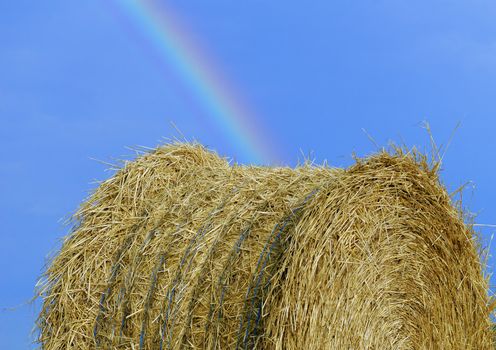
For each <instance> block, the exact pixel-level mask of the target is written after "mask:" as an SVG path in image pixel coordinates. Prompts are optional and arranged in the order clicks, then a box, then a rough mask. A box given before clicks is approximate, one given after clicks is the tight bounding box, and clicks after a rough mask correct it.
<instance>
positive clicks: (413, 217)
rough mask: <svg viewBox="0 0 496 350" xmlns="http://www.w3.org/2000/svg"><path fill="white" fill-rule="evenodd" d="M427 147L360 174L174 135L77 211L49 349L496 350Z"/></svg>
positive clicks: (46, 337) (47, 301)
mask: <svg viewBox="0 0 496 350" xmlns="http://www.w3.org/2000/svg"><path fill="white" fill-rule="evenodd" d="M436 169H437V167H434V168H433V167H430V166H429V165H428V163H427V161H426V159H425V158H424V157H422V156H420V155H416V154H414V153H402V152H401V151H397V152H396V153H395V154H394V155H391V154H389V153H386V152H381V153H378V154H376V155H374V156H372V157H369V158H367V159H359V160H357V162H356V164H355V165H353V166H351V167H349V168H347V169H332V168H328V167H315V166H312V165H308V164H306V165H303V166H299V167H296V168H294V169H291V168H286V167H278V168H270V167H253V166H238V165H232V166H231V165H229V163H228V162H227V161H226V160H225V159H222V158H220V157H218V156H217V155H215V154H214V153H211V152H209V151H207V150H205V149H204V148H203V147H201V146H199V145H190V144H171V145H166V146H163V147H160V148H157V149H156V150H154V151H152V152H149V153H147V154H145V155H143V156H141V157H139V158H138V159H136V160H135V161H134V162H128V163H126V164H125V166H124V167H123V168H122V169H121V170H119V171H118V172H117V173H116V174H115V176H113V177H111V178H110V179H109V180H107V181H105V182H103V183H102V184H101V185H100V186H99V187H98V188H97V189H96V191H95V192H94V194H93V195H92V196H91V197H90V198H89V199H88V200H87V201H86V202H84V203H83V205H82V206H81V208H80V210H79V211H78V212H77V214H76V215H75V219H76V221H77V223H78V224H77V226H76V227H75V228H74V230H73V231H72V232H71V233H70V235H69V236H68V237H67V238H66V239H65V241H64V243H63V246H62V248H61V250H60V253H59V254H58V255H57V256H56V257H55V258H54V259H53V261H52V262H51V264H50V265H49V267H48V268H47V270H46V273H45V275H44V278H43V283H42V284H41V287H40V292H39V293H40V295H41V296H42V298H43V309H42V311H41V313H40V316H39V319H38V327H39V331H40V333H39V334H40V335H39V342H40V344H41V346H42V348H43V349H47V350H52V349H98V348H100V349H180V348H192V349H234V348H240V349H248V348H249V349H252V348H257V349H305V350H307V349H492V348H493V344H492V332H491V321H490V311H491V310H490V306H489V301H490V300H489V298H488V296H487V288H488V287H487V280H485V279H484V277H483V273H482V269H481V264H480V261H479V256H478V253H477V249H476V243H477V242H476V241H475V240H474V232H473V231H472V229H471V228H470V227H469V226H467V225H465V224H464V222H463V219H462V217H461V213H460V212H459V211H458V210H457V209H456V208H455V207H454V205H453V203H452V201H451V198H450V196H449V195H448V193H447V192H446V190H445V189H444V187H443V186H442V185H441V184H440V181H439V179H438V175H437V171H436Z"/></svg>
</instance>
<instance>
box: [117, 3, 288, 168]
mask: <svg viewBox="0 0 496 350" xmlns="http://www.w3.org/2000/svg"><path fill="white" fill-rule="evenodd" d="M115 2H116V4H117V5H118V7H119V9H120V10H121V11H122V12H124V13H125V15H126V16H127V17H129V18H130V19H131V20H132V22H133V24H134V25H135V26H136V27H137V28H138V29H139V30H140V32H142V33H143V34H144V35H145V36H146V39H147V41H148V42H149V43H151V44H152V45H153V48H154V50H155V51H156V52H157V53H158V54H159V55H160V57H161V59H163V60H165V61H166V62H167V64H169V65H172V66H173V68H174V71H175V72H176V73H177V74H178V75H179V77H180V79H181V80H182V81H183V83H185V84H186V85H187V88H188V89H189V90H190V91H191V92H192V95H194V97H195V99H196V100H197V101H198V103H199V104H200V106H201V108H202V110H204V111H205V112H206V114H207V115H208V117H209V119H211V120H212V121H213V122H214V123H215V125H216V127H218V128H219V129H220V131H221V133H222V134H223V135H225V137H226V138H227V140H228V142H229V145H230V146H232V147H233V148H234V151H235V152H236V153H237V154H239V156H240V157H239V158H240V159H242V160H243V161H246V162H248V163H253V164H267V163H271V162H277V161H279V157H278V156H277V153H278V152H277V151H276V148H275V147H274V145H273V143H274V141H273V139H271V138H268V137H266V136H265V135H264V132H263V131H262V130H263V128H262V127H261V125H260V122H259V121H257V119H256V118H255V117H254V115H253V113H251V111H250V110H249V109H248V108H247V107H246V106H244V105H241V103H240V100H241V99H240V98H237V96H234V94H233V91H234V89H232V88H231V87H228V86H227V83H226V82H225V81H224V80H223V79H222V78H221V75H220V74H218V73H217V70H216V69H215V66H214V65H213V64H211V62H210V60H209V59H208V58H207V57H206V55H205V54H204V52H200V50H199V49H198V45H194V44H193V41H192V39H191V36H190V35H188V33H187V32H186V31H185V30H184V29H183V28H182V27H181V26H180V25H179V23H178V20H177V18H176V16H174V13H173V11H172V10H171V9H169V8H166V7H164V5H163V2H161V3H160V6H159V4H157V1H152V0H115Z"/></svg>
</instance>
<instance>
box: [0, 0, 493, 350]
mask: <svg viewBox="0 0 496 350" xmlns="http://www.w3.org/2000/svg"><path fill="white" fill-rule="evenodd" d="M112 3H113V4H111V2H110V1H109V2H103V1H97V0H88V1H84V2H74V1H62V0H49V1H43V2H39V1H36V2H35V1H25V0H17V1H0V118H1V122H2V123H1V128H0V155H1V159H2V161H1V162H0V179H1V181H0V193H1V196H0V220H1V222H2V229H1V231H0V247H1V248H0V249H1V250H2V251H1V253H0V266H1V267H0V300H1V302H0V307H1V308H6V307H13V306H17V305H20V304H23V303H24V302H26V301H27V300H29V299H30V298H31V297H32V296H33V286H34V284H35V282H36V279H37V277H38V276H39V275H40V273H41V272H42V271H43V265H44V261H45V260H44V259H45V256H46V255H47V254H48V253H49V252H50V251H51V250H53V249H56V248H57V247H58V246H59V239H60V237H62V236H63V235H64V234H65V233H66V232H67V229H66V228H65V227H64V226H63V225H62V222H61V219H62V218H64V217H65V216H67V215H68V214H70V213H71V212H73V211H74V210H75V209H76V208H77V206H78V204H79V203H80V202H81V200H83V198H84V197H85V196H86V195H87V194H88V193H89V191H90V190H91V189H92V188H94V184H92V182H93V181H94V180H96V179H99V180H101V179H105V178H106V177H108V176H110V173H109V172H106V171H105V166H103V165H102V164H100V163H98V162H95V161H93V160H91V158H96V159H101V160H112V158H123V157H125V158H126V157H129V155H130V154H131V152H130V151H129V150H127V149H126V148H125V146H133V145H146V146H154V145H156V144H157V143H158V142H159V141H160V140H161V139H162V138H163V137H173V136H177V133H176V132H175V130H174V128H172V127H171V126H170V122H171V121H172V122H174V123H175V124H176V125H177V126H178V128H179V129H180V130H181V131H182V133H183V134H185V135H186V136H187V137H189V138H196V139H197V140H199V141H201V142H203V143H204V144H206V145H208V146H209V147H211V148H214V149H216V150H217V151H218V152H219V153H221V154H223V155H228V156H231V157H236V159H237V160H238V161H240V162H245V161H246V159H243V157H241V156H239V155H237V154H236V149H234V148H233V146H232V144H230V142H229V140H230V139H229V137H227V135H223V134H222V131H221V129H220V128H219V127H218V125H216V124H215V123H213V122H212V120H211V118H209V116H208V115H206V114H205V113H204V110H203V106H202V105H201V103H199V102H198V101H197V100H196V99H195V96H194V94H193V93H192V92H191V91H190V89H189V87H188V85H187V84H185V83H184V82H182V81H181V78H180V76H178V75H177V74H175V71H174V66H173V65H171V64H169V63H168V62H167V60H164V59H163V58H162V57H161V56H160V55H159V54H158V53H157V52H155V51H154V48H153V46H152V45H148V44H147V40H146V38H145V37H144V36H143V33H140V31H139V30H137V29H135V28H134V27H133V26H132V24H130V23H129V22H128V19H127V18H126V16H125V15H124V14H123V13H120V12H119V8H118V6H116V3H115V2H112ZM169 7H170V8H172V9H174V11H175V12H176V13H177V16H178V18H180V21H181V23H182V24H183V25H184V27H186V28H188V30H189V31H190V32H191V33H192V35H193V36H194V39H195V41H197V42H198V43H199V44H200V46H201V47H202V48H203V49H204V50H205V51H207V50H208V54H209V56H210V57H211V58H212V59H213V60H214V61H215V62H216V65H217V67H218V68H220V71H221V73H222V75H223V77H224V78H225V79H226V80H227V81H229V82H230V83H231V84H232V85H233V86H235V87H236V89H237V90H238V92H239V95H240V96H241V97H242V99H243V103H245V104H246V105H248V106H249V107H250V108H251V109H252V110H253V111H256V120H257V125H259V126H262V127H263V129H264V130H265V132H266V133H267V135H269V136H270V138H271V140H272V142H273V143H274V144H275V145H277V147H278V149H279V150H280V152H279V153H280V154H279V156H280V158H279V160H278V162H279V163H280V164H288V165H294V164H296V162H297V160H298V158H299V157H300V158H301V153H300V150H301V152H303V153H304V154H306V155H309V154H311V153H312V154H313V155H314V156H315V158H316V160H317V161H318V162H320V161H322V160H324V159H327V160H328V161H329V162H330V164H331V165H335V166H347V165H349V164H351V163H352V158H351V154H352V152H356V153H357V154H358V155H367V154H370V153H371V152H373V151H374V150H375V146H374V144H373V143H372V142H370V140H369V139H368V137H367V136H366V135H365V133H364V132H363V131H362V129H365V130H367V132H368V133H369V134H370V135H372V137H373V138H374V139H375V140H376V142H377V143H378V144H380V145H386V144H387V142H388V141H389V140H393V141H397V142H403V141H404V142H406V144H407V145H410V146H412V145H417V146H419V147H420V148H424V147H425V148H429V138H428V135H427V133H426V131H425V130H424V129H423V128H422V127H421V126H422V122H423V121H424V120H427V121H428V122H429V123H430V125H431V128H432V131H433V133H434V137H435V138H436V140H437V142H438V143H446V142H447V141H448V139H449V136H450V134H451V132H452V131H453V129H454V128H455V127H456V125H457V123H459V122H460V123H461V125H460V127H459V128H458V130H457V132H456V134H455V137H454V139H453V142H452V144H451V146H450V148H449V150H448V152H447V154H446V156H445V158H444V166H443V168H444V170H443V171H442V178H443V181H444V182H445V184H446V185H447V187H448V188H449V189H455V188H456V187H458V186H459V185H461V184H463V183H465V182H467V181H470V182H471V186H469V188H468V189H467V190H466V191H465V196H464V200H465V203H466V205H467V207H468V208H469V209H470V210H471V211H473V212H477V213H479V216H478V217H477V222H479V223H484V224H496V207H495V205H494V198H495V197H496V187H495V185H494V181H493V179H494V173H495V170H496V167H495V159H494V155H495V154H496V141H495V138H496V22H495V21H494V18H496V3H495V2H494V1H478V0H476V1H470V2H468V1H458V0H455V1H438V0H431V1H424V0H419V1H414V2H413V1H401V0H396V1H392V0H391V1H380V0H376V1H340V2H330V1H311V2H308V1H307V2H300V1H292V2H291V1H280V0H277V1H276V0H274V1H259V0H256V1H255V0H254V1H249V2H248V1H247V2H239V1H236V2H234V1H227V0H225V1H224V0H223V1H219V0H212V1H208V2H206V1H200V0H191V1H171V2H169ZM494 231H495V229H490V228H481V232H482V235H483V237H484V238H485V239H487V238H488V237H489V236H490V234H492V233H493V232H494ZM489 262H490V264H494V260H493V259H492V258H491V259H490V261H489ZM492 283H493V284H494V283H496V279H493V281H492ZM38 306H39V305H36V304H35V305H34V306H25V305H24V306H19V307H18V308H16V309H15V310H14V311H11V310H7V311H6V310H2V311H0V339H2V346H4V347H5V348H7V349H26V348H29V347H30V345H29V344H30V340H31V338H30V337H29V332H30V330H31V328H32V326H33V321H34V318H35V315H36V312H37V310H38V309H37V307H38Z"/></svg>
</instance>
